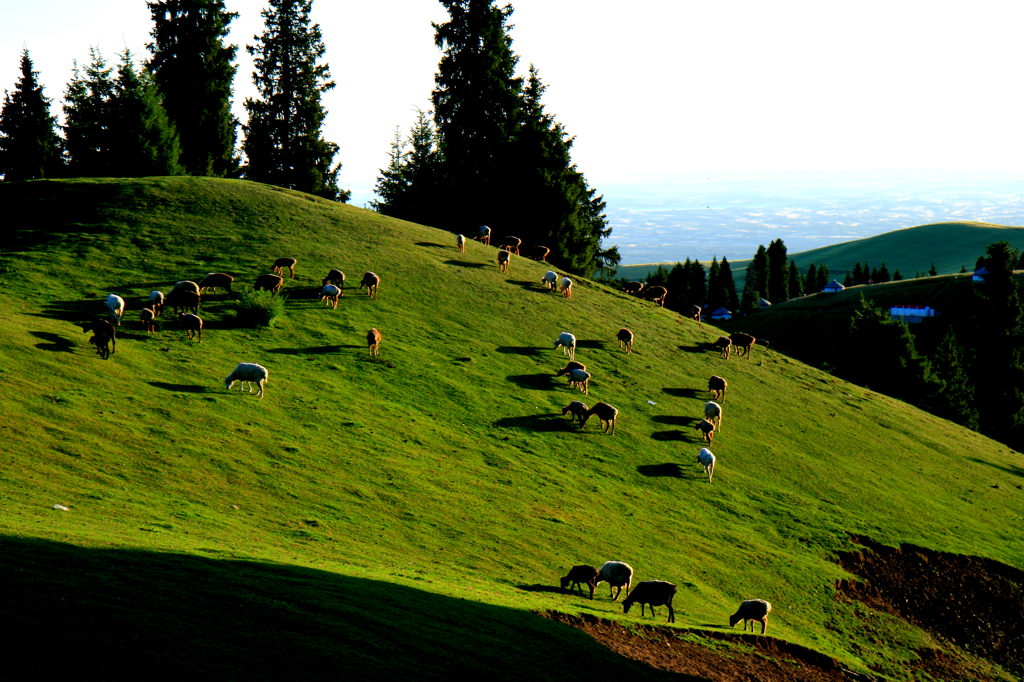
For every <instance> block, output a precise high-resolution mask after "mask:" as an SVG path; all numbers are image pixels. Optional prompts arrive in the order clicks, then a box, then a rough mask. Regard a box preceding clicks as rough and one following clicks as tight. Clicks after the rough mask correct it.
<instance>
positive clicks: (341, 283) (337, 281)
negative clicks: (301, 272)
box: [320, 268, 345, 296]
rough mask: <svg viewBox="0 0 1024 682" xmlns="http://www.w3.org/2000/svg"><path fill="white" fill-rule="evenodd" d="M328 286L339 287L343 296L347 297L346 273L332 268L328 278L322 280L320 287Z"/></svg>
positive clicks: (328, 272)
mask: <svg viewBox="0 0 1024 682" xmlns="http://www.w3.org/2000/svg"><path fill="white" fill-rule="evenodd" d="M328 284H333V285H334V286H336V287H338V288H339V289H341V295H342V296H344V295H345V273H344V272H342V271H341V270H339V269H338V268H331V269H330V270H328V271H327V276H326V277H324V278H323V279H322V280H320V286H327V285H328Z"/></svg>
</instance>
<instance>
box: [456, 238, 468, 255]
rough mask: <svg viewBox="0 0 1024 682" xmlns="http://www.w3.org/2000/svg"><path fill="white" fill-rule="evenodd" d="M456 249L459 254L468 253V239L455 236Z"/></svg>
mask: <svg viewBox="0 0 1024 682" xmlns="http://www.w3.org/2000/svg"><path fill="white" fill-rule="evenodd" d="M455 248H457V249H458V250H459V253H466V238H465V237H464V236H463V235H461V234H457V235H455Z"/></svg>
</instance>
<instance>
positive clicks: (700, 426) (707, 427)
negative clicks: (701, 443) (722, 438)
mask: <svg viewBox="0 0 1024 682" xmlns="http://www.w3.org/2000/svg"><path fill="white" fill-rule="evenodd" d="M693 428H694V429H696V430H697V431H700V432H701V433H702V434H704V440H705V441H707V444H708V445H711V440H712V439H713V438H714V437H715V425H714V424H712V423H711V422H709V421H708V420H707V419H701V420H700V421H699V422H697V425H696V426H694V427H693Z"/></svg>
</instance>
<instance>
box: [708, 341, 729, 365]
mask: <svg viewBox="0 0 1024 682" xmlns="http://www.w3.org/2000/svg"><path fill="white" fill-rule="evenodd" d="M711 347H712V348H717V349H719V350H720V351H721V353H722V357H723V358H725V359H726V360H728V359H729V354H730V353H731V352H732V341H730V340H729V337H728V336H719V337H718V339H717V340H716V341H715V342H714V343H712V344H711Z"/></svg>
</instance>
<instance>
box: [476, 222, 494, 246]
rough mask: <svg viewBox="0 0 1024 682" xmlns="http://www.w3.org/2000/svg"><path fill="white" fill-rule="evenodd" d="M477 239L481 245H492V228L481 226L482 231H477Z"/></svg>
mask: <svg viewBox="0 0 1024 682" xmlns="http://www.w3.org/2000/svg"><path fill="white" fill-rule="evenodd" d="M476 238H477V239H478V240H480V243H481V244H490V243H491V228H489V227H487V226H486V225H481V226H480V229H479V230H477V233H476Z"/></svg>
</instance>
